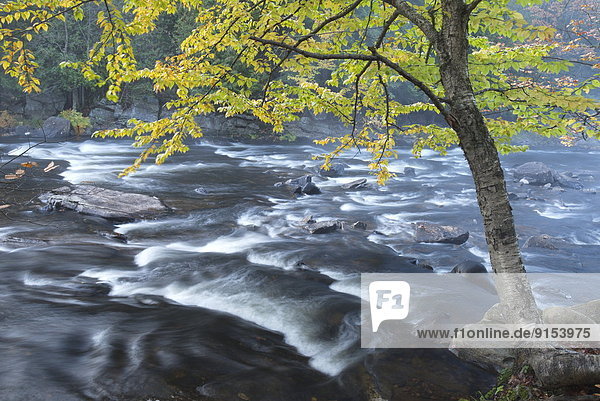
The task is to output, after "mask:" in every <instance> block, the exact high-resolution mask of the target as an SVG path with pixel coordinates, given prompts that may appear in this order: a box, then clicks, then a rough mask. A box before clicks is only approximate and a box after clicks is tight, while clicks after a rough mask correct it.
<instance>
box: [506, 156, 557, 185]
mask: <svg viewBox="0 0 600 401" xmlns="http://www.w3.org/2000/svg"><path fill="white" fill-rule="evenodd" d="M513 174H514V177H515V179H516V180H523V179H525V180H526V181H527V182H528V183H529V184H531V185H545V184H553V183H554V177H555V175H556V172H555V171H554V170H552V169H551V168H549V167H548V166H546V165H545V164H544V163H542V162H528V163H525V164H522V165H520V166H518V167H517V168H516V169H515V171H514V173H513Z"/></svg>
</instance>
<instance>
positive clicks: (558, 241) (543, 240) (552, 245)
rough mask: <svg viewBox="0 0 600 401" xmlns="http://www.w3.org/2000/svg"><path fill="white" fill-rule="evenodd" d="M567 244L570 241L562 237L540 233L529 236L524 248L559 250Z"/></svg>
mask: <svg viewBox="0 0 600 401" xmlns="http://www.w3.org/2000/svg"><path fill="white" fill-rule="evenodd" d="M567 245H569V242H567V241H565V240H564V239H562V238H556V237H552V236H550V235H548V234H540V235H534V236H532V237H529V238H528V239H527V241H525V244H524V245H523V248H544V249H552V250H557V249H560V248H564V247H565V246H567Z"/></svg>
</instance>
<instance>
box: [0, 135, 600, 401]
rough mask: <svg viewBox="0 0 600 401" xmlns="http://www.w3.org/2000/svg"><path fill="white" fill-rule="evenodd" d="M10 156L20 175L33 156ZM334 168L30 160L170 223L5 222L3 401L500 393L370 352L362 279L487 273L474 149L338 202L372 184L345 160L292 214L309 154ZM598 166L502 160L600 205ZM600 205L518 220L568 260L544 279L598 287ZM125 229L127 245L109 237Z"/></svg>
mask: <svg viewBox="0 0 600 401" xmlns="http://www.w3.org/2000/svg"><path fill="white" fill-rule="evenodd" d="M2 146H3V148H2V152H3V153H4V156H3V158H4V159H6V158H7V157H8V156H6V154H10V155H17V154H19V153H21V152H22V151H23V150H25V149H26V146H27V145H25V144H19V143H5V144H4V145H2ZM322 152H323V149H322V148H318V147H314V146H311V145H289V144H282V145H273V144H269V145H257V144H242V143H220V144H218V145H217V144H212V143H209V142H203V143H199V144H196V145H194V146H192V147H191V150H190V152H188V153H187V154H185V155H181V156H176V157H173V158H172V159H171V160H170V161H169V162H168V163H166V164H165V165H163V166H154V165H151V166H147V167H145V168H143V169H142V170H141V171H139V172H137V173H135V174H133V175H131V176H129V177H126V178H124V179H118V178H117V177H116V175H117V173H118V172H119V171H120V170H122V169H123V168H125V167H126V166H128V165H129V163H131V161H132V159H133V157H134V155H135V150H134V149H131V148H130V147H129V146H128V144H127V143H125V142H115V141H113V142H109V141H103V142H100V141H92V140H88V141H83V142H68V143H61V144H44V145H41V146H38V147H36V148H34V149H31V150H30V151H29V152H28V155H29V157H30V158H31V160H37V161H39V162H40V164H42V163H43V162H42V161H44V162H45V163H47V162H48V161H51V160H53V161H56V162H57V163H58V164H60V165H61V167H60V169H59V170H57V171H58V172H60V176H57V177H54V178H51V177H47V178H44V177H43V176H42V177H38V181H36V182H37V183H38V184H39V185H40V186H45V187H58V186H61V185H65V184H68V183H71V184H80V183H91V184H94V185H98V186H101V187H107V188H113V189H118V190H122V191H130V192H138V193H145V194H151V195H155V196H157V197H159V198H161V199H162V200H164V201H165V202H166V203H167V204H168V205H169V206H170V207H171V208H172V211H171V212H170V213H168V214H166V215H164V216H161V217H159V218H156V219H152V220H142V221H135V222H131V223H125V224H119V225H117V226H116V227H113V225H112V224H111V223H110V222H108V221H105V220H103V219H101V218H96V217H91V216H83V215H79V214H77V213H74V212H70V211H62V212H48V211H45V210H44V209H42V208H41V207H39V206H36V205H35V204H34V203H35V202H34V203H28V204H23V205H21V207H20V209H19V212H18V213H16V214H13V215H11V216H12V219H11V220H8V219H2V217H0V240H1V241H2V242H0V399H2V400H5V401H12V400H61V401H68V400H85V399H107V400H109V399H110V400H112V399H123V400H137V399H140V400H142V399H144V400H145V399H153V400H154V399H174V398H176V399H219V400H236V399H252V400H295V399H298V400H311V398H312V399H318V400H321V399H331V400H333V399H337V400H342V399H347V400H358V399H364V398H365V391H366V390H365V388H368V385H366V384H365V383H364V381H365V379H364V378H365V377H367V376H369V377H374V378H375V382H376V383H377V385H378V386H379V387H380V390H383V392H384V393H386V394H388V396H390V397H392V398H393V399H398V400H400V399H402V400H426V399H427V400H429V399H439V400H449V399H457V398H458V396H459V395H467V394H468V393H469V392H473V391H475V390H484V389H485V388H486V386H488V385H489V384H490V383H491V380H492V377H491V376H490V375H489V374H488V373H486V372H484V371H483V370H481V369H479V368H477V367H474V366H470V365H468V364H466V363H463V362H461V361H459V360H457V359H456V358H455V357H454V356H453V355H452V354H450V352H448V351H445V350H429V351H427V350H403V351H402V350H395V351H393V350H389V351H385V350H384V351H377V352H375V351H372V350H361V349H360V345H359V343H360V341H359V328H358V324H359V320H360V318H359V305H360V299H359V298H358V297H357V294H358V291H359V280H358V279H359V277H360V273H364V272H413V271H416V270H419V269H421V268H420V267H417V266H416V265H415V263H416V262H417V261H418V262H419V263H425V264H428V265H431V266H432V267H433V268H434V271H435V272H438V273H444V272H448V271H449V270H450V269H452V267H453V266H454V265H456V264H457V263H459V262H462V261H464V260H479V261H482V262H483V263H484V264H486V265H487V266H488V268H489V261H488V259H487V255H486V248H485V240H484V238H483V234H482V227H481V217H480V216H479V212H478V209H477V206H476V201H475V192H474V188H473V185H472V181H471V178H470V175H469V171H468V168H467V165H466V163H465V161H464V159H463V157H462V154H461V153H460V151H458V150H452V151H451V152H450V153H449V154H448V155H447V156H446V157H440V156H437V155H435V154H433V153H425V154H424V157H422V158H421V159H414V158H412V157H411V155H410V151H409V150H408V149H400V151H399V158H398V160H396V161H393V162H391V165H390V170H391V171H392V172H396V173H402V172H403V170H404V168H405V167H413V168H414V169H415V170H416V176H415V177H403V176H402V174H399V176H398V177H396V178H393V179H392V180H391V181H390V182H389V183H388V185H387V186H385V187H380V188H377V187H374V188H372V189H367V190H360V191H350V190H344V189H342V188H341V185H342V184H344V183H347V182H350V181H353V180H356V179H358V178H367V179H368V180H369V181H370V182H372V183H374V177H373V176H371V175H370V174H369V172H368V169H367V161H368V155H366V154H365V153H356V152H353V153H347V154H346V155H345V156H344V157H343V158H342V159H343V160H342V161H343V162H345V163H347V165H348V166H349V167H348V168H347V169H346V171H345V173H344V175H343V176H341V177H339V178H329V179H326V178H320V177H318V176H317V177H315V178H314V181H315V182H316V184H317V185H318V186H319V187H320V188H321V190H322V192H323V193H322V194H320V195H316V196H303V197H298V198H296V197H294V196H292V195H291V194H290V193H289V192H288V191H286V189H285V188H279V187H276V186H274V184H275V183H276V182H280V181H284V180H286V179H288V178H295V177H298V176H300V175H303V174H306V173H307V172H313V173H314V171H315V169H316V168H317V166H318V162H317V161H314V160H312V159H311V156H312V155H314V154H319V153H322ZM597 158H598V154H597V153H594V152H587V151H586V152H583V151H568V152H567V151H565V150H564V149H550V150H545V151H530V152H527V153H525V154H515V155H511V156H508V157H505V158H504V166H505V167H506V168H507V169H509V170H510V168H511V167H513V166H515V165H518V164H520V163H523V162H526V161H544V162H545V163H547V164H548V165H550V166H551V167H553V168H555V169H557V170H559V171H572V172H575V173H578V174H579V175H580V180H581V182H582V183H583V184H584V185H585V187H586V188H597V187H598V186H599V184H600V180H599V178H600V166H599V165H598V163H597ZM508 176H509V177H510V174H509V175H508ZM61 180H62V181H61ZM509 181H510V180H509ZM509 187H510V188H511V190H512V191H514V192H517V193H518V192H526V191H527V189H526V188H525V187H519V186H518V184H517V183H513V182H509ZM599 196H600V195H594V194H591V193H584V192H581V191H575V190H567V191H566V192H563V193H560V192H556V191H551V190H546V189H540V188H536V189H533V192H532V193H530V198H536V199H537V200H517V201H515V202H513V207H514V209H515V216H516V221H517V225H518V227H519V232H520V235H521V237H522V238H521V239H522V240H523V241H524V240H525V239H526V238H527V237H528V236H530V235H534V234H539V233H545V234H550V235H553V236H559V237H564V238H566V239H568V240H569V241H570V242H571V243H572V244H571V245H569V246H567V247H565V248H564V249H559V250H555V251H550V250H548V249H536V248H529V249H525V250H524V257H525V260H526V264H527V268H528V269H529V270H530V271H568V272H598V265H597V257H598V254H599V253H600V230H599V228H598V223H599V222H600V211H599V210H600V209H599V208H598V206H599V205H600V202H599V201H598V199H599V198H598V197H599ZM308 215H312V216H314V218H315V219H316V220H318V221H321V220H331V219H340V220H344V221H347V222H354V221H363V222H365V223H366V224H367V226H368V228H367V230H365V231H360V230H343V231H341V232H338V233H332V234H327V235H310V234H308V232H306V231H305V230H303V229H302V228H301V227H300V225H301V220H302V219H303V218H304V217H306V216H308ZM15 216H16V217H15ZM417 221H429V222H433V223H441V224H447V225H459V226H461V227H464V228H465V229H468V230H469V231H470V233H471V237H470V239H469V241H468V242H467V243H466V244H464V245H462V246H455V245H450V244H418V243H415V242H414V239H413V227H412V226H411V224H410V223H414V222H417ZM113 230H114V231H115V232H117V233H120V234H122V235H124V236H125V237H126V238H127V241H126V242H122V241H118V240H117V239H115V238H113V237H111V236H110V235H105V234H106V233H110V232H111V231H113ZM365 372H366V373H365ZM172 397H174V398H172ZM453 397H454V398H453Z"/></svg>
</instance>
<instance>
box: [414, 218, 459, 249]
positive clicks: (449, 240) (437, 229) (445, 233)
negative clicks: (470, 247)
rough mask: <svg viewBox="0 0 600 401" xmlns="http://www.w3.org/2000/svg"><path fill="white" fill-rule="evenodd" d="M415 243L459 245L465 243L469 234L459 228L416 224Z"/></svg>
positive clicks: (424, 223)
mask: <svg viewBox="0 0 600 401" xmlns="http://www.w3.org/2000/svg"><path fill="white" fill-rule="evenodd" d="M415 235H416V240H417V242H425V243H442V244H455V245H460V244H464V243H465V242H467V240H468V239H469V232H468V231H465V230H463V229H461V228H459V227H454V226H442V225H439V224H433V223H426V222H418V223H416V225H415Z"/></svg>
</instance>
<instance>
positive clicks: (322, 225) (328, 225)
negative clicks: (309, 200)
mask: <svg viewBox="0 0 600 401" xmlns="http://www.w3.org/2000/svg"><path fill="white" fill-rule="evenodd" d="M304 228H305V229H306V230H308V232H309V233H311V234H329V233H332V232H334V231H337V230H341V229H342V223H341V222H339V221H337V220H331V221H320V222H317V223H310V224H307V225H306V226H304Z"/></svg>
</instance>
